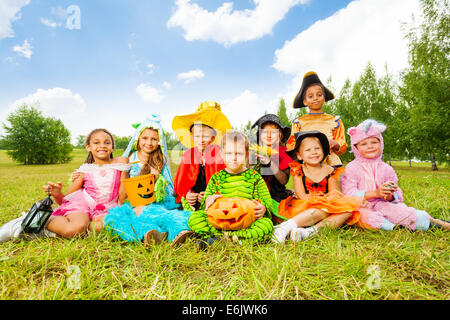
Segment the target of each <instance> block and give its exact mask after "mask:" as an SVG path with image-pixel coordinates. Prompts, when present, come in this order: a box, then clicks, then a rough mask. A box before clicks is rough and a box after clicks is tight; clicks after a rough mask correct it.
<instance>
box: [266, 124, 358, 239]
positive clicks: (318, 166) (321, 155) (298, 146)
mask: <svg viewBox="0 0 450 320" xmlns="http://www.w3.org/2000/svg"><path fill="white" fill-rule="evenodd" d="M295 142H296V143H295V147H294V149H293V151H291V152H290V155H291V157H292V158H293V159H296V160H297V161H295V160H294V161H293V162H292V163H291V164H290V165H289V166H290V167H291V175H292V177H293V179H294V191H295V196H291V197H289V198H287V199H285V200H283V201H281V202H280V207H279V210H278V214H279V215H280V216H283V217H285V218H286V219H288V220H287V221H284V222H283V223H281V224H279V225H277V226H276V227H275V232H274V235H273V238H272V239H273V241H274V242H278V243H283V242H284V241H285V239H286V237H287V236H288V234H290V238H291V240H294V241H300V240H303V239H305V238H307V237H309V236H311V235H314V234H316V233H317V231H318V229H320V228H321V227H324V226H327V225H328V226H331V227H334V228H336V227H340V226H341V225H343V224H344V223H347V224H354V223H356V222H357V221H358V219H359V211H358V209H359V207H360V204H361V200H362V199H361V198H358V197H349V196H344V195H343V194H342V193H341V192H340V191H339V182H338V177H339V174H341V173H342V172H343V171H344V169H343V168H333V167H332V166H330V165H328V164H326V163H325V160H326V157H327V156H328V155H329V153H330V146H329V144H328V138H327V137H326V135H325V134H323V133H321V132H319V131H317V130H314V131H305V132H297V133H296V134H295ZM288 154H289V153H288ZM304 227H309V228H304Z"/></svg>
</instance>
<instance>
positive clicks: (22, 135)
mask: <svg viewBox="0 0 450 320" xmlns="http://www.w3.org/2000/svg"><path fill="white" fill-rule="evenodd" d="M7 121H8V122H9V124H10V125H9V126H8V125H6V124H3V127H4V129H5V131H6V135H5V137H4V140H3V141H4V144H5V148H6V149H7V150H8V151H7V154H8V155H9V156H11V157H12V158H13V159H14V160H15V161H17V162H21V163H23V164H54V163H66V162H69V161H70V160H71V159H72V156H71V153H72V150H73V146H72V144H71V143H70V132H69V130H67V129H66V127H65V126H64V124H63V123H62V122H61V120H56V119H53V118H45V117H44V116H43V115H42V114H41V112H40V111H39V110H38V109H36V108H34V107H29V106H28V105H23V106H21V107H20V108H19V109H18V110H17V111H15V112H13V113H11V114H10V115H8V117H7Z"/></svg>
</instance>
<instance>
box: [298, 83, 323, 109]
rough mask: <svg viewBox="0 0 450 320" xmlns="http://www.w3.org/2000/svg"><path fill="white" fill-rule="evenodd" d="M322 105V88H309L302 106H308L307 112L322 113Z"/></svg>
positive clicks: (312, 86) (314, 86)
mask: <svg viewBox="0 0 450 320" xmlns="http://www.w3.org/2000/svg"><path fill="white" fill-rule="evenodd" d="M324 103H325V95H324V92H323V89H322V87H321V86H319V85H311V86H309V87H308V89H307V90H306V93H305V97H304V99H303V104H304V105H305V106H308V108H309V111H310V112H311V111H314V112H322V106H323V104H324Z"/></svg>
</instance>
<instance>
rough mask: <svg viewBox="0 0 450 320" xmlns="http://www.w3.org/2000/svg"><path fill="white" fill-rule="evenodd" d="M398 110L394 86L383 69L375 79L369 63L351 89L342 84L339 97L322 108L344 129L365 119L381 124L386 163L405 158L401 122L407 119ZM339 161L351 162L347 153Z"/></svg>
mask: <svg viewBox="0 0 450 320" xmlns="http://www.w3.org/2000/svg"><path fill="white" fill-rule="evenodd" d="M401 106H402V104H401V99H400V96H399V93H398V85H397V84H396V83H395V82H394V81H393V77H392V76H391V75H390V74H389V72H388V70H387V67H386V73H385V75H384V76H383V77H381V78H378V77H377V74H376V72H375V69H374V68H373V66H372V64H371V63H370V62H369V63H368V64H367V66H366V68H365V69H364V71H363V73H362V74H361V76H360V77H359V79H358V80H357V81H356V82H355V83H354V84H353V85H352V84H351V82H350V80H347V81H346V82H345V84H344V86H343V88H342V90H341V92H340V94H339V96H338V97H337V98H336V99H334V100H332V101H330V102H329V103H327V104H326V105H325V107H324V112H326V113H331V114H335V115H340V116H341V118H342V121H343V123H344V127H345V128H346V129H348V128H350V127H354V126H357V125H358V124H359V123H361V122H362V121H364V120H366V119H369V118H370V119H374V120H377V121H379V122H382V123H384V124H385V125H386V126H387V130H386V131H385V133H384V134H383V139H384V141H385V144H384V145H385V147H384V154H385V155H386V156H387V157H388V159H389V162H390V161H391V158H392V156H395V157H405V155H406V147H407V146H409V144H406V142H405V143H403V140H404V139H406V138H407V135H406V134H405V132H407V127H406V126H405V125H403V123H402V122H401V121H402V120H403V121H404V120H405V119H408V114H407V111H408V110H407V109H406V108H403V109H401ZM401 142H402V143H401ZM402 148H403V149H402ZM409 151H410V148H409ZM340 157H341V159H342V160H343V161H345V162H346V161H349V160H351V159H352V157H351V156H350V155H349V154H348V153H346V154H344V155H342V156H340Z"/></svg>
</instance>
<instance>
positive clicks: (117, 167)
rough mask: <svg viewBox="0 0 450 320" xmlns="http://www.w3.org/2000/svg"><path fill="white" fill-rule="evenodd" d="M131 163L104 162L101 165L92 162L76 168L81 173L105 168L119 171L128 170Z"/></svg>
mask: <svg viewBox="0 0 450 320" xmlns="http://www.w3.org/2000/svg"><path fill="white" fill-rule="evenodd" d="M130 168H131V165H130V164H128V163H111V164H104V165H103V166H99V165H96V164H94V163H84V164H82V165H81V167H80V168H78V170H77V172H81V173H89V172H97V171H101V170H106V169H114V170H119V171H130Z"/></svg>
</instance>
